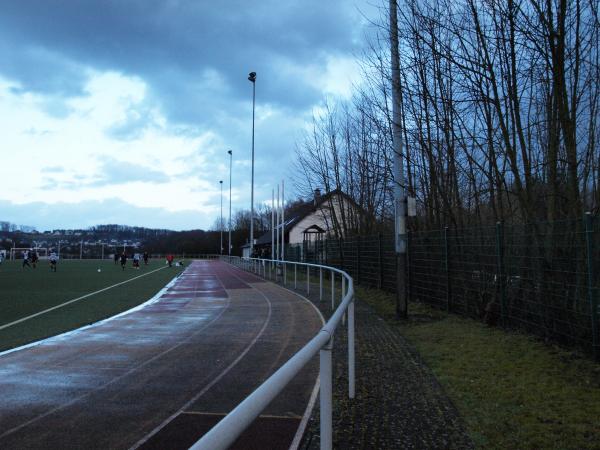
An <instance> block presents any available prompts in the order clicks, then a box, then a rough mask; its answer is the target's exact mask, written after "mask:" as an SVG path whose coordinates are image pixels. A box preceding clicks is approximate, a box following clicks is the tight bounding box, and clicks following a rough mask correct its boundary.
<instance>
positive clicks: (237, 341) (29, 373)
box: [0, 261, 322, 450]
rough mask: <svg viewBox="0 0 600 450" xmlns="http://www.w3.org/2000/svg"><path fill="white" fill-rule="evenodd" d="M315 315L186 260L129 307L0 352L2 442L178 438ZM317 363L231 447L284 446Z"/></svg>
mask: <svg viewBox="0 0 600 450" xmlns="http://www.w3.org/2000/svg"><path fill="white" fill-rule="evenodd" d="M321 326H322V322H321V317H320V315H319V314H318V313H317V311H316V309H315V308H313V307H312V305H310V304H309V303H308V302H307V301H305V300H303V299H301V298H300V297H298V296H296V295H294V294H292V293H290V292H289V291H287V290H285V289H283V288H281V287H279V286H276V285H273V284H272V283H267V282H264V281H263V280H262V279H260V278H257V277H255V276H254V275H252V274H249V273H246V272H243V271H241V270H238V269H236V268H234V267H232V266H229V265H227V264H225V263H221V262H218V261H210V262H209V261H195V262H194V263H192V264H191V265H190V267H188V268H187V269H186V270H185V272H184V273H183V274H182V275H181V276H180V277H179V278H177V279H176V280H175V281H174V282H173V283H171V285H170V287H169V288H168V289H167V290H166V291H165V292H163V293H162V295H161V296H160V298H159V299H158V300H157V301H155V302H152V303H149V304H147V305H145V306H144V307H143V308H140V309H138V310H137V311H133V312H131V313H128V314H125V315H122V316H119V317H117V318H114V319H111V320H108V321H106V322H102V323H99V324H97V325H95V326H92V327H88V328H84V329H81V330H77V331H75V332H72V333H68V334H66V335H61V336H56V337H54V338H50V339H47V340H45V341H43V342H42V343H40V344H39V345H36V346H33V347H30V348H25V349H22V350H18V351H15V352H9V353H5V354H3V355H0V448H2V449H19V450H20V449H37V448H39V449H42V448H43V449H52V448H56V449H71V448H81V449H84V448H85V449H93V448H102V449H106V448H111V449H130V448H144V449H150V448H161V449H166V448H174V449H175V448H187V447H188V446H189V445H190V444H191V443H193V442H195V440H196V439H198V438H199V437H200V436H201V435H202V434H203V433H204V432H205V431H206V430H207V429H208V428H210V426H211V425H213V424H214V423H216V422H217V421H218V420H219V419H220V418H221V417H222V416H223V415H224V414H226V413H227V412H228V411H230V410H231V409H232V408H233V407H234V406H235V405H237V404H238V403H239V402H240V401H241V400H242V399H243V398H244V397H245V396H247V395H248V394H249V393H250V392H252V391H253V390H254V389H255V388H256V387H257V386H258V385H259V384H260V383H261V382H262V381H264V380H265V379H266V378H267V377H268V376H269V375H270V374H272V373H273V372H274V371H275V370H276V369H277V368H278V367H280V366H281V365H282V364H283V363H284V362H285V361H287V360H288V359H289V358H290V357H291V356H292V355H293V354H294V353H295V352H296V351H297V350H299V349H300V348H301V347H302V346H303V345H304V344H305V343H306V342H307V341H308V340H309V339H310V338H311V337H312V336H314V335H315V334H316V332H317V331H318V330H319V328H320V327H321ZM316 369H317V368H316V361H314V362H313V363H312V364H310V365H309V366H308V367H307V368H306V369H305V370H303V372H302V373H301V374H300V375H299V376H298V377H297V378H296V379H295V380H294V381H293V382H292V384H291V385H290V386H289V387H288V388H286V390H285V391H284V392H283V393H282V395H280V396H279V397H278V399H276V400H275V401H274V402H273V403H272V404H271V405H269V407H268V409H267V410H266V411H265V413H264V416H263V417H262V418H261V419H260V420H258V421H257V422H255V424H254V425H253V426H252V429H251V430H250V431H249V433H250V434H249V435H248V436H246V443H244V442H243V441H240V442H239V443H238V447H247V446H248V442H254V445H257V446H259V445H260V447H261V448H269V447H270V448H287V447H289V444H290V441H291V438H292V437H293V435H294V433H295V432H296V430H297V427H298V424H299V422H300V417H301V416H302V415H303V414H304V412H305V409H306V407H307V404H308V401H309V398H310V396H311V393H312V392H313V389H314V386H315V380H316V375H317V370H316ZM252 433H254V434H252ZM261 439H262V443H261V442H259V441H261ZM265 442H267V443H269V444H268V445H267V444H265ZM265 445H267V447H265Z"/></svg>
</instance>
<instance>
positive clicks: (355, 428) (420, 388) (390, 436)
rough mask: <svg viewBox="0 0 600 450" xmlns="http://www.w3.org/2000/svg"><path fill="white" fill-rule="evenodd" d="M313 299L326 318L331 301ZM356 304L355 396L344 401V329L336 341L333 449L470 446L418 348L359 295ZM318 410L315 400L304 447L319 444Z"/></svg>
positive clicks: (450, 405) (338, 332) (381, 449)
mask: <svg viewBox="0 0 600 450" xmlns="http://www.w3.org/2000/svg"><path fill="white" fill-rule="evenodd" d="M317 291H318V287H316V288H312V289H311V292H317ZM329 295H330V294H329V293H328V294H327V295H325V298H326V299H327V298H330V297H329ZM311 298H312V299H313V302H314V303H315V304H316V305H319V307H320V309H321V310H322V312H323V314H324V315H325V316H326V317H327V316H328V315H329V314H330V303H329V302H328V301H323V302H319V301H318V298H316V297H311ZM355 308H356V398H355V399H354V400H349V399H348V381H347V373H348V372H347V364H346V362H347V343H346V342H347V341H346V329H345V328H344V327H342V328H341V329H338V331H337V332H336V335H335V339H334V356H333V357H334V365H335V368H334V371H335V375H334V407H333V411H334V414H333V428H334V435H333V442H334V448H335V449H340V450H352V449H377V450H386V449H390V450H391V449H471V448H473V444H472V442H471V441H470V439H469V437H468V436H467V434H466V431H465V427H464V423H463V422H462V419H461V418H460V416H459V415H458V412H457V410H456V408H455V407H454V406H453V405H452V403H451V402H450V400H449V399H448V397H447V396H446V394H445V393H444V391H443V389H442V388H441V386H440V384H439V383H438V382H437V380H436V378H435V376H434V375H433V373H432V372H431V370H430V369H429V368H428V367H427V366H426V365H425V363H424V362H423V361H422V359H421V358H420V357H419V355H418V353H417V352H416V350H414V348H413V347H412V346H411V345H410V344H409V343H408V342H407V341H406V340H405V339H404V338H403V337H402V336H401V335H400V334H399V333H398V332H397V330H395V329H394V328H392V327H390V326H389V325H388V324H387V323H386V322H385V321H383V320H382V319H381V318H380V317H379V316H378V315H377V314H376V313H375V312H374V311H373V310H372V309H371V308H370V307H368V306H367V305H365V304H364V303H363V302H361V301H360V298H358V299H357V300H356V306H355ZM318 409H319V408H318V403H317V406H316V407H315V411H314V414H313V416H312V417H311V419H310V422H309V426H308V429H307V433H306V435H305V437H304V440H303V443H302V446H301V448H302V449H311V450H313V449H314V450H316V449H318V448H319V411H318Z"/></svg>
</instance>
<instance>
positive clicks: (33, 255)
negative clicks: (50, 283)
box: [30, 250, 39, 269]
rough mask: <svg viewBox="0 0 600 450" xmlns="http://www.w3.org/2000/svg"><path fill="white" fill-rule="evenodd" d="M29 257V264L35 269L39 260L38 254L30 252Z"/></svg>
mask: <svg viewBox="0 0 600 450" xmlns="http://www.w3.org/2000/svg"><path fill="white" fill-rule="evenodd" d="M30 256H31V264H32V265H33V268H34V269H35V268H36V267H37V262H38V260H39V257H38V254H37V252H36V251H35V250H32V251H31V252H30Z"/></svg>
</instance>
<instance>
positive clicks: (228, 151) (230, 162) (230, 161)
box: [227, 150, 233, 256]
mask: <svg viewBox="0 0 600 450" xmlns="http://www.w3.org/2000/svg"><path fill="white" fill-rule="evenodd" d="M227 153H229V226H228V228H229V242H228V250H227V255H229V256H231V166H232V160H233V151H232V150H227Z"/></svg>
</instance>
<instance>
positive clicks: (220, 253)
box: [219, 180, 223, 255]
mask: <svg viewBox="0 0 600 450" xmlns="http://www.w3.org/2000/svg"><path fill="white" fill-rule="evenodd" d="M219 184H220V185H221V220H220V221H219V222H220V225H221V250H219V255H222V254H223V180H221V181H219Z"/></svg>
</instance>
